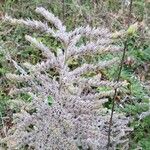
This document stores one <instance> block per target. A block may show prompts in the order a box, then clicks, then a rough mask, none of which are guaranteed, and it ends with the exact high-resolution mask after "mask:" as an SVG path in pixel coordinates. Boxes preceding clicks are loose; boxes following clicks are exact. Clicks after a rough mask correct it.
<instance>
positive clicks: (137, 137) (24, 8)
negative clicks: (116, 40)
mask: <svg viewBox="0 0 150 150" xmlns="http://www.w3.org/2000/svg"><path fill="white" fill-rule="evenodd" d="M60 3H61V1H60V0H55V1H51V2H49V1H47V0H46V1H43V0H32V1H30V0H6V1H5V3H4V4H2V5H0V11H3V12H7V13H8V14H11V16H13V17H16V18H20V17H22V18H26V17H29V16H30V18H35V19H38V20H39V18H37V16H36V15H35V13H34V11H33V10H34V9H35V8H36V6H39V5H40V4H42V6H44V7H46V8H47V9H49V10H51V11H52V12H53V13H54V14H56V15H57V16H60V18H62V20H64V22H65V24H67V27H68V28H69V29H70V28H72V27H75V26H80V25H83V24H85V25H87V22H88V23H90V22H89V21H87V18H88V17H87V16H90V15H91V16H92V15H93V13H94V11H95V9H94V6H93V4H91V1H90V0H86V1H84V2H82V1H81V5H80V6H78V5H77V3H76V1H72V0H64V6H63V4H62V3H61V4H60ZM103 4H104V2H103ZM103 6H107V8H105V10H107V11H108V12H111V13H116V12H118V11H119V10H120V8H121V3H120V2H119V1H118V0H107V1H106V5H103ZM149 6H150V4H146V3H145V2H144V0H135V1H134V2H133V14H134V15H135V16H136V20H138V21H142V20H143V19H144V18H145V16H146V15H147V14H145V9H146V8H148V7H149ZM63 7H64V8H65V10H64V12H63ZM99 10H100V9H99ZM63 13H64V14H63ZM96 13H97V12H96ZM96 15H97V14H96ZM91 16H90V17H91ZM93 16H94V15H93ZM94 17H95V16H94ZM98 17H99V16H98ZM99 18H100V17H99ZM104 19H106V18H105V17H104ZM93 20H94V21H95V18H94V19H93ZM96 21H97V22H98V21H99V20H98V19H97V20H96ZM96 21H95V22H94V23H95V24H96ZM106 21H107V20H106ZM81 22H84V23H83V24H81ZM92 22H93V21H92ZM96 25H97V24H96ZM120 25H121V24H120V20H117V21H115V23H114V27H113V28H114V29H116V28H118V29H119V28H120ZM10 29H11V30H10ZM30 32H31V31H27V30H26V29H25V28H23V27H20V26H18V27H16V28H14V27H12V26H10V25H9V24H6V23H2V22H0V41H1V43H0V44H1V45H4V46H5V48H6V50H8V51H9V52H10V53H11V56H12V57H13V59H17V61H22V60H23V61H30V62H31V63H33V64H35V63H36V62H38V61H40V60H41V53H40V52H39V51H38V50H37V49H36V48H33V47H32V48H31V46H29V43H27V42H26V41H25V40H24V35H25V34H29V35H30ZM127 32H128V34H129V36H128V51H127V53H126V59H127V58H131V59H133V62H132V63H131V64H129V63H126V62H124V65H123V70H122V73H121V80H123V81H127V82H128V83H129V85H128V87H127V89H125V90H126V92H127V93H128V96H129V97H130V98H129V103H128V105H126V106H125V108H124V109H123V110H121V111H124V112H126V113H127V114H128V115H130V116H132V117H133V118H135V119H134V121H133V123H132V124H131V126H132V127H133V128H134V132H133V134H132V136H131V148H130V149H131V150H134V149H136V148H137V146H139V147H142V149H143V150H149V149H150V148H149V147H150V141H149V139H150V132H149V131H150V117H149V116H148V117H146V118H145V119H143V120H142V121H139V120H138V118H137V115H138V114H140V113H142V112H143V111H147V110H148V107H149V105H148V104H149V99H148V96H149V95H148V94H149V93H148V91H147V90H146V89H145V88H144V87H143V85H142V84H141V82H140V80H139V79H138V74H136V73H135V72H136V70H137V68H140V67H141V66H143V65H145V64H146V63H149V62H150V46H149V40H147V39H146V38H145V37H144V34H143V33H142V32H140V31H138V30H137V29H136V28H135V26H130V27H129V29H128V31H127ZM34 36H35V37H39V38H38V40H39V41H42V42H43V43H44V44H46V45H47V46H48V47H50V48H51V49H52V50H53V49H57V48H61V47H60V43H59V42H54V41H56V40H54V39H52V38H49V37H48V36H44V37H43V35H41V34H40V33H38V35H37V34H35V35H34ZM82 43H84V39H83V40H81V41H79V43H78V44H79V45H80V44H82ZM20 44H21V45H20ZM24 45H27V46H24ZM16 47H17V48H16ZM112 57H113V55H105V56H102V57H99V56H97V57H96V58H94V59H95V60H94V61H95V62H96V61H97V59H103V60H104V59H109V58H112ZM87 60H88V61H93V58H92V60H91V58H90V57H87ZM87 60H86V61H87ZM82 61H85V60H70V66H72V67H74V66H75V67H76V66H78V65H79V64H80V63H82ZM11 69H13V68H12V67H11V66H10V65H8V62H6V61H5V59H4V56H3V55H2V54H0V77H4V76H5V74H6V73H7V72H9V71H10V70H11ZM142 71H143V70H141V72H142ZM100 73H101V74H102V77H103V78H109V79H111V80H113V79H116V77H117V74H118V66H115V67H112V68H111V69H109V70H104V71H103V72H100ZM93 75H94V73H89V74H86V75H85V76H87V77H89V76H93ZM148 79H149V78H147V77H146V80H148ZM2 81H3V80H2ZM3 82H5V83H3ZM3 82H2V85H1V87H0V112H1V113H2V114H4V112H5V109H6V107H7V106H8V105H7V102H8V100H9V99H10V97H9V96H7V94H6V92H4V91H5V88H6V87H5V86H9V84H10V83H9V82H8V81H3ZM0 84H1V83H0ZM97 90H99V91H107V90H109V89H107V88H106V87H99V88H98V89H97ZM20 97H21V98H22V99H23V100H24V101H26V102H28V101H31V98H30V96H29V95H25V94H21V95H20ZM48 103H49V105H52V103H53V98H52V97H51V96H49V97H48ZM141 103H142V105H141ZM110 105H111V102H109V103H108V104H107V105H106V107H108V108H109V107H110Z"/></svg>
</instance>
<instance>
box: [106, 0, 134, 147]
mask: <svg viewBox="0 0 150 150" xmlns="http://www.w3.org/2000/svg"><path fill="white" fill-rule="evenodd" d="M131 12H132V0H130V6H129V14H128V28H129V26H130V19H131ZM127 43H128V39H126V40H125V42H124V49H123V54H122V59H121V62H120V65H119V66H120V68H119V72H118V76H117V80H116V81H117V82H119V80H120V76H121V71H122V68H123V63H124V59H125V55H126V51H127V49H128V45H127ZM116 96H117V88H116V89H115V93H114V96H113V103H112V108H111V115H110V120H109V130H108V142H107V150H109V147H110V142H111V139H110V137H111V128H112V121H113V114H114V108H115V98H116Z"/></svg>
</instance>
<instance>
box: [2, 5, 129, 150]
mask: <svg viewBox="0 0 150 150" xmlns="http://www.w3.org/2000/svg"><path fill="white" fill-rule="evenodd" d="M36 12H37V13H39V14H40V15H42V16H43V17H44V18H45V20H46V21H45V22H44V23H43V22H41V21H36V20H23V19H20V20H18V19H13V18H11V17H9V16H5V18H4V19H5V21H9V22H10V23H11V24H21V25H25V26H26V27H29V28H32V29H34V30H39V31H40V32H42V33H45V34H48V35H50V36H53V37H54V38H55V39H56V40H59V41H60V43H61V45H62V49H60V48H59V49H57V50H56V54H55V53H53V51H52V50H51V49H50V48H49V47H47V46H46V45H44V44H43V43H42V42H40V41H39V40H37V39H36V38H33V37H32V36H30V35H26V36H25V38H26V40H27V41H28V42H30V43H31V44H32V46H34V47H36V48H37V49H39V50H40V51H41V52H42V54H43V56H44V58H43V61H41V62H39V63H37V64H35V65H33V64H30V63H24V64H22V65H23V66H22V67H21V66H19V65H18V64H17V62H15V61H14V60H12V62H13V64H14V66H15V67H16V69H18V70H19V71H20V74H11V73H9V74H7V78H8V79H9V80H13V81H17V82H26V84H23V85H25V86H24V87H22V88H13V89H12V90H11V91H10V94H11V95H15V94H18V93H28V94H30V95H31V97H32V101H31V102H29V103H27V104H25V103H23V106H22V107H21V109H20V112H19V113H16V114H14V126H13V127H12V128H11V129H10V130H9V132H8V134H7V137H5V138H4V139H3V140H2V142H5V143H6V144H7V146H8V149H10V150H12V149H18V150H20V149H21V148H26V149H35V150H78V149H83V150H88V149H91V150H105V149H106V146H107V135H108V125H109V118H110V110H108V109H106V108H104V107H103V104H104V103H106V102H107V101H108V97H110V96H112V95H113V94H114V91H115V89H116V88H118V87H121V86H123V85H124V84H125V83H123V82H119V83H117V82H113V81H107V80H102V78H101V76H100V75H93V76H92V77H86V76H85V74H87V73H89V72H96V71H99V70H101V69H105V68H109V67H111V66H112V65H114V64H115V63H117V62H118V58H113V59H111V60H107V61H101V62H98V63H95V64H94V63H93V64H89V63H83V64H81V66H78V67H77V68H74V69H72V68H70V67H69V60H70V59H72V58H74V59H77V58H84V57H85V56H87V55H90V56H91V55H96V54H103V53H114V52H119V51H120V50H121V48H120V47H118V46H115V45H114V44H113V41H112V36H113V35H112V34H111V33H110V32H109V31H108V30H107V29H105V28H91V27H89V26H87V27H79V28H76V29H74V30H73V31H66V27H65V26H64V25H63V24H62V22H61V21H60V20H59V19H58V18H57V17H55V16H54V15H53V14H52V13H50V12H49V11H47V10H46V9H44V8H42V7H39V8H37V9H36ZM49 23H50V26H49ZM81 38H86V42H85V43H84V44H83V45H81V44H79V43H80V39H81ZM51 69H54V70H56V72H57V75H53V74H51V72H50V70H51ZM101 86H104V87H109V89H110V90H108V91H105V92H104V91H101V92H100V91H98V90H97V88H98V87H101ZM128 122H129V119H128V118H127V117H125V116H124V115H123V114H119V113H116V112H115V113H114V119H113V125H112V131H111V132H112V134H111V149H112V150H113V149H116V147H117V146H118V145H119V144H121V146H122V149H127V148H128V139H127V133H128V132H129V131H130V128H128V127H127V125H128Z"/></svg>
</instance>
